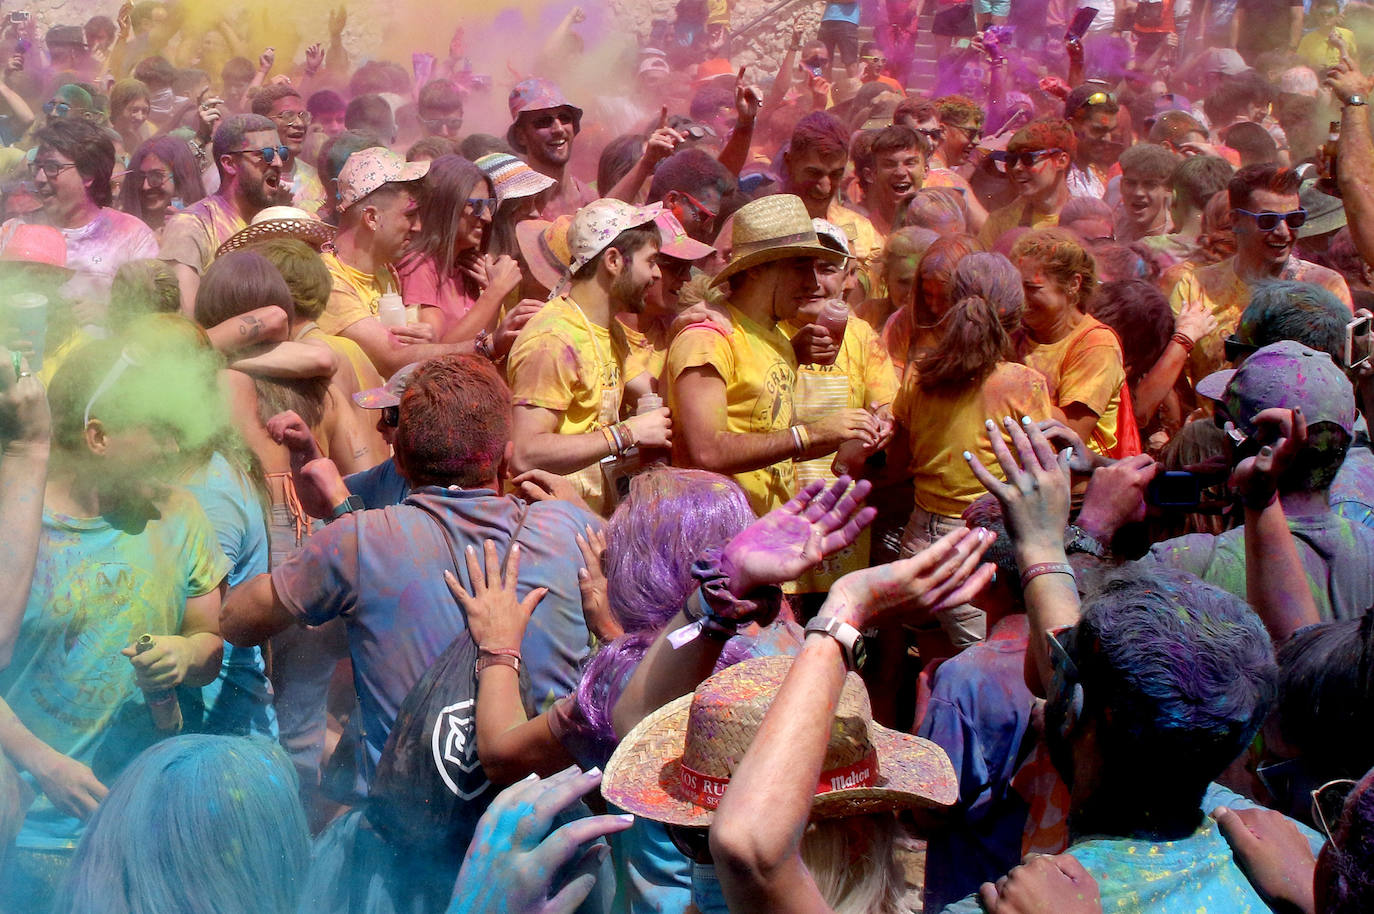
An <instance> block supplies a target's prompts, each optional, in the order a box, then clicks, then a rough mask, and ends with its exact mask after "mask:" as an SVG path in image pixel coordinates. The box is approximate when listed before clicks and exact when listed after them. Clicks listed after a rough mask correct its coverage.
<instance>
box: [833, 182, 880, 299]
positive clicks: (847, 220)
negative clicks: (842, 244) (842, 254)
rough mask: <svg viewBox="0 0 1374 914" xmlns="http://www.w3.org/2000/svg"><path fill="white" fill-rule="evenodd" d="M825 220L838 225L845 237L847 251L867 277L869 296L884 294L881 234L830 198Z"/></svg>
mask: <svg viewBox="0 0 1374 914" xmlns="http://www.w3.org/2000/svg"><path fill="white" fill-rule="evenodd" d="M825 220H826V221H827V222H831V223H834V224H835V225H837V226H839V228H840V230H841V231H842V232H844V236H845V237H846V238H848V239H849V250H850V253H852V254H853V255H854V259H855V260H856V261H857V262H858V265H859V269H861V270H863V272H864V275H865V276H866V277H867V279H868V294H869V296H870V297H873V296H880V295H886V294H887V289H886V288H885V287H884V285H883V275H882V270H881V269H880V261H881V260H882V256H883V244H884V243H885V242H884V239H883V236H882V234H881V233H879V231H878V230H877V229H876V228H874V227H873V223H872V222H869V221H868V217H867V216H864V215H862V214H860V213H856V212H854V211H853V210H852V209H849V208H848V207H845V206H841V205H840V202H839V201H838V200H831V201H830V208H829V209H827V210H826V211H825Z"/></svg>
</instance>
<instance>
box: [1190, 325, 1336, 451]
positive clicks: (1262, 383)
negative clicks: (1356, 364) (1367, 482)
mask: <svg viewBox="0 0 1374 914" xmlns="http://www.w3.org/2000/svg"><path fill="white" fill-rule="evenodd" d="M1197 392H1198V393H1200V394H1202V395H1203V396H1204V397H1209V398H1211V399H1213V400H1216V401H1217V403H1218V404H1220V405H1221V407H1222V408H1223V409H1224V410H1225V411H1226V414H1227V415H1228V416H1229V417H1230V419H1231V421H1232V422H1234V423H1235V424H1236V428H1238V429H1240V430H1241V431H1242V432H1244V433H1245V434H1246V435H1253V434H1254V433H1255V430H1256V426H1255V424H1254V418H1255V416H1256V415H1258V414H1259V413H1260V412H1261V411H1262V410H1266V409H1275V408H1278V409H1295V408H1298V409H1301V410H1302V413H1303V417H1304V418H1305V419H1306V420H1307V424H1308V425H1309V426H1311V425H1316V424H1317V423H1319V422H1331V423H1334V424H1336V425H1338V426H1340V427H1341V429H1342V430H1344V431H1345V433H1346V434H1348V435H1349V434H1354V431H1355V390H1354V388H1353V387H1351V386H1350V381H1349V379H1347V378H1346V376H1345V372H1343V371H1341V369H1340V368H1338V367H1337V366H1336V363H1335V362H1333V361H1331V356H1329V355H1327V354H1326V353H1325V352H1317V351H1316V350H1314V349H1308V348H1307V347H1306V346H1304V345H1303V344H1302V343H1299V342H1295V341H1294V340H1281V341H1279V342H1277V343H1270V344H1269V345H1268V346H1264V347H1261V348H1260V349H1257V350H1255V352H1254V353H1253V354H1252V355H1251V356H1250V357H1249V358H1247V359H1246V360H1245V362H1244V363H1243V364H1242V365H1241V366H1240V367H1239V368H1236V369H1228V370H1225V371H1217V372H1213V373H1212V374H1209V375H1208V376H1207V377H1205V378H1203V379H1202V380H1201V381H1199V382H1198V383H1197Z"/></svg>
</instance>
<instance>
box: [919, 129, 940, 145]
mask: <svg viewBox="0 0 1374 914" xmlns="http://www.w3.org/2000/svg"><path fill="white" fill-rule="evenodd" d="M916 132H917V133H919V134H920V135H921V136H923V137H925V138H926V139H928V140H930V141H931V142H932V143H938V142H940V141H941V140H943V139H944V138H945V129H944V128H943V127H917V128H916Z"/></svg>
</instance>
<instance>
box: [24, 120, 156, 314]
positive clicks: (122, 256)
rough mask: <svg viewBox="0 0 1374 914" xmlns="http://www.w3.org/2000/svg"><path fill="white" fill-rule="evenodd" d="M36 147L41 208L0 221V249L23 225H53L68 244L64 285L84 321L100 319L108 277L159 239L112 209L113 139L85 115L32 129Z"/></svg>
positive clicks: (148, 252) (33, 168)
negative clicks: (0, 223) (69, 274)
mask: <svg viewBox="0 0 1374 914" xmlns="http://www.w3.org/2000/svg"><path fill="white" fill-rule="evenodd" d="M34 140H35V142H36V144H37V147H38V148H37V152H35V153H34V158H33V161H32V163H30V165H29V169H30V174H32V175H33V182H34V189H35V190H34V192H35V195H36V196H37V197H38V200H39V202H40V203H41V204H42V207H43V208H42V209H41V210H39V211H38V212H34V213H29V214H27V215H24V216H20V217H17V218H15V219H11V220H9V221H8V222H6V223H5V224H4V226H3V227H0V249H3V248H4V246H5V245H6V244H8V243H9V240H10V238H11V237H12V236H13V234H14V232H15V230H16V229H18V227H19V226H20V225H22V224H25V223H37V224H43V225H51V226H53V227H54V228H56V229H57V230H58V231H59V232H61V233H62V236H63V238H65V239H66V242H67V262H66V266H67V268H68V269H70V270H73V271H74V272H75V275H74V276H73V277H72V278H71V279H70V280H69V281H68V282H67V283H66V284H65V285H64V286H63V287H62V292H63V294H64V295H65V296H66V297H67V298H69V299H71V300H72V302H74V303H75V304H76V305H77V309H78V310H77V317H78V319H79V321H80V323H83V324H88V323H89V324H103V323H104V315H105V308H106V306H108V305H109V301H110V283H111V282H112V281H113V280H114V273H115V270H117V269H119V267H120V265H121V264H124V263H126V262H127V261H130V260H137V259H139V258H143V257H152V256H153V255H154V254H155V253H156V252H157V239H156V237H154V235H153V232H152V229H150V228H148V226H147V225H145V224H144V223H143V220H141V219H138V218H135V217H134V216H130V215H129V214H128V213H121V212H120V211H119V210H116V209H112V208H111V207H110V202H111V191H110V172H111V171H112V170H113V169H114V163H115V151H114V144H113V143H111V142H110V140H109V138H108V137H106V136H105V134H104V133H102V132H101V131H100V130H99V129H97V128H96V127H94V126H92V125H91V124H90V123H89V122H87V121H84V120H75V119H70V120H59V121H53V122H52V123H51V124H49V125H48V126H46V127H44V128H43V129H42V130H39V131H38V132H37V133H36V134H35V135H34Z"/></svg>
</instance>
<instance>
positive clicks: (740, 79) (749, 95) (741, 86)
mask: <svg viewBox="0 0 1374 914" xmlns="http://www.w3.org/2000/svg"><path fill="white" fill-rule="evenodd" d="M744 69H745V68H744V67H740V68H739V75H738V76H736V77H735V116H736V117H737V118H738V119H739V121H738V123H739V125H740V126H741V127H747V126H749V125H750V124H753V123H754V121H755V120H757V119H758V116H759V109H760V108H762V107H763V93H762V92H760V91H759V89H758V87H757V86H751V85H748V84H747V83H745V81H744Z"/></svg>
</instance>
